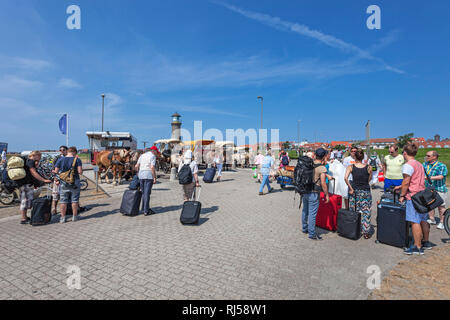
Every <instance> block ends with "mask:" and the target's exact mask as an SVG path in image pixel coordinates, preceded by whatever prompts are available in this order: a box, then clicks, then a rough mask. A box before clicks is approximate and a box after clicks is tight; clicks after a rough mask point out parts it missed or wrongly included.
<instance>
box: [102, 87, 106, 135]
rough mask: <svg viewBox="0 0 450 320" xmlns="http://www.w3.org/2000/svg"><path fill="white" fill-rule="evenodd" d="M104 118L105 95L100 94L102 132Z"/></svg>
mask: <svg viewBox="0 0 450 320" xmlns="http://www.w3.org/2000/svg"><path fill="white" fill-rule="evenodd" d="M104 117H105V94H104V93H102V132H104V130H103V123H104Z"/></svg>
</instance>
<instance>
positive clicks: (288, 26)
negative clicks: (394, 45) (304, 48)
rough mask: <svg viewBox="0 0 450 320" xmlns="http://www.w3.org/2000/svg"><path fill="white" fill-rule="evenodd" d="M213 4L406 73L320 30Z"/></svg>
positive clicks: (389, 69) (386, 68)
mask: <svg viewBox="0 0 450 320" xmlns="http://www.w3.org/2000/svg"><path fill="white" fill-rule="evenodd" d="M211 2H212V3H216V4H218V5H221V6H223V7H225V8H227V9H229V10H231V11H233V12H236V13H239V14H241V15H242V16H244V17H247V18H249V19H252V20H255V21H258V22H261V23H263V24H265V25H268V26H270V27H272V28H275V29H277V30H281V31H288V32H294V33H297V34H299V35H302V36H305V37H309V38H312V39H316V40H318V41H320V42H321V43H323V44H325V45H327V46H329V47H332V48H336V49H339V50H341V51H343V52H347V53H353V54H356V55H357V57H358V58H363V59H367V60H373V61H377V62H379V63H381V64H382V65H383V66H384V68H385V70H388V71H392V72H395V73H404V71H402V70H399V69H397V68H394V67H392V66H389V65H387V64H386V63H385V62H384V61H383V60H382V59H380V58H377V57H374V56H373V55H372V54H371V53H370V52H369V51H367V50H363V49H360V48H359V47H357V46H356V45H354V44H352V43H348V42H345V41H343V40H341V39H338V38H336V37H335V36H332V35H328V34H325V33H323V32H321V31H318V30H313V29H311V28H309V27H308V26H306V25H303V24H299V23H293V22H289V21H284V20H281V19H280V18H278V17H272V16H270V15H268V14H263V13H259V12H253V11H248V10H244V9H241V8H239V7H236V6H233V5H230V4H227V3H224V2H221V1H216V0H212V1H211ZM391 40H392V39H387V41H386V43H389V41H391ZM386 43H384V44H383V45H385V44H386Z"/></svg>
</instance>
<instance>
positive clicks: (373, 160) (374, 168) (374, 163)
mask: <svg viewBox="0 0 450 320" xmlns="http://www.w3.org/2000/svg"><path fill="white" fill-rule="evenodd" d="M370 165H371V166H372V171H377V159H370Z"/></svg>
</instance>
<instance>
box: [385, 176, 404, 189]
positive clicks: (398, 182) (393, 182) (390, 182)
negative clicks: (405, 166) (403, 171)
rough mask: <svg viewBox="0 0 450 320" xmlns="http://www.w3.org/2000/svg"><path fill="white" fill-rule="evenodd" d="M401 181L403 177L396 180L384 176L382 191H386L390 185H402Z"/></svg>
mask: <svg viewBox="0 0 450 320" xmlns="http://www.w3.org/2000/svg"><path fill="white" fill-rule="evenodd" d="M402 182H403V179H396V180H393V179H387V178H385V179H384V191H386V190H387V189H389V188H390V187H391V186H394V187H398V186H401V185H402Z"/></svg>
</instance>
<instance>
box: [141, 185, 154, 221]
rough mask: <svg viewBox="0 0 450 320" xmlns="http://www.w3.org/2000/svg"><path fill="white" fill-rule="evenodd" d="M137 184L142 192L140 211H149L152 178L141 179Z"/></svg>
mask: <svg viewBox="0 0 450 320" xmlns="http://www.w3.org/2000/svg"><path fill="white" fill-rule="evenodd" d="M139 184H140V186H141V192H142V211H144V213H150V195H151V194H152V187H153V180H151V179H141V180H139Z"/></svg>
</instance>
